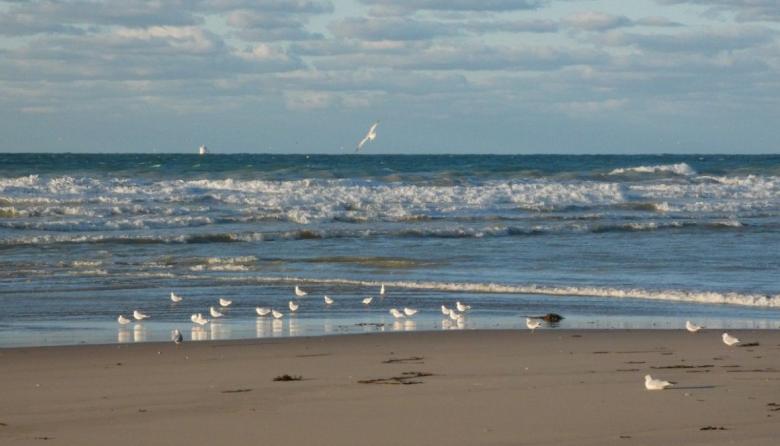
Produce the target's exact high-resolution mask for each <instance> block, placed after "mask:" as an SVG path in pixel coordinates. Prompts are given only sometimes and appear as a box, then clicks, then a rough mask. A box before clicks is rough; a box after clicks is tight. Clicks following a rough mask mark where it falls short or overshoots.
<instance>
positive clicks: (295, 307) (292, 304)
mask: <svg viewBox="0 0 780 446" xmlns="http://www.w3.org/2000/svg"><path fill="white" fill-rule="evenodd" d="M287 305H288V306H289V307H290V311H293V312H295V311H298V307H300V306H301V305H300V304H296V303H295V302H293V301H290V302H288V304H287Z"/></svg>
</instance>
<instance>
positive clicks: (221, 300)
mask: <svg viewBox="0 0 780 446" xmlns="http://www.w3.org/2000/svg"><path fill="white" fill-rule="evenodd" d="M232 303H233V301H232V300H227V299H224V298H222V297H220V298H219V306H220V307H229V306H230V304H232Z"/></svg>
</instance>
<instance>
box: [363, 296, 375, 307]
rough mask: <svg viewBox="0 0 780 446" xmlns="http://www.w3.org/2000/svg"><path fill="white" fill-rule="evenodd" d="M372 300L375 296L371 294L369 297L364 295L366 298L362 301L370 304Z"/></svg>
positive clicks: (364, 303)
mask: <svg viewBox="0 0 780 446" xmlns="http://www.w3.org/2000/svg"><path fill="white" fill-rule="evenodd" d="M372 300H374V298H373V297H371V296H367V297H364V298H363V300H362V301H361V302H363V305H368V304H370V303H371V301H372Z"/></svg>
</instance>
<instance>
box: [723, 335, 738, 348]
mask: <svg viewBox="0 0 780 446" xmlns="http://www.w3.org/2000/svg"><path fill="white" fill-rule="evenodd" d="M723 343H724V344H726V345H728V346H729V347H731V346H732V345H737V344H739V339H737V338H735V337H734V336H731V335H730V334H728V333H723Z"/></svg>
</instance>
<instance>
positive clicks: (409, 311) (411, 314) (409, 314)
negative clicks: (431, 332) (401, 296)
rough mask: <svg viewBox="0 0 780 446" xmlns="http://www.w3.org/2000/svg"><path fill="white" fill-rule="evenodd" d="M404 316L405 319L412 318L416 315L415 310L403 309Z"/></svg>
mask: <svg viewBox="0 0 780 446" xmlns="http://www.w3.org/2000/svg"><path fill="white" fill-rule="evenodd" d="M404 314H405V315H406V316H407V317H412V316H414V315H415V314H417V309H415V308H409V307H404Z"/></svg>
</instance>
